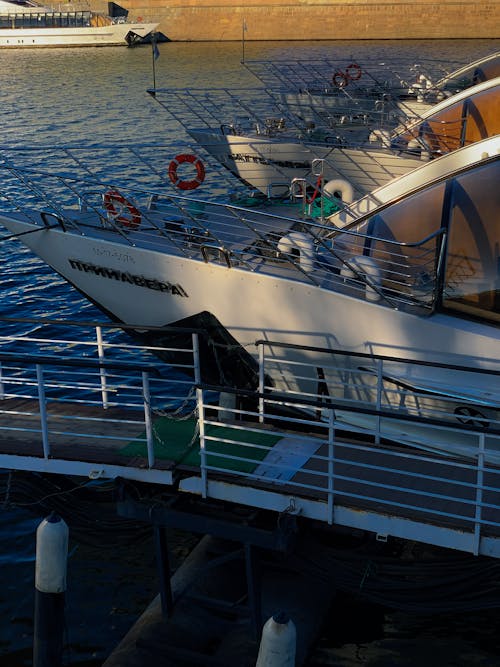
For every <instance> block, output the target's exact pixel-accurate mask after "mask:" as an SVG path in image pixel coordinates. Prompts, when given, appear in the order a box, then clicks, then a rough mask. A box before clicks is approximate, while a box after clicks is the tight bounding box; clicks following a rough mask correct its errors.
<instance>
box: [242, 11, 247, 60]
mask: <svg viewBox="0 0 500 667" xmlns="http://www.w3.org/2000/svg"><path fill="white" fill-rule="evenodd" d="M246 31H247V22H246V21H245V19H243V23H242V24H241V62H242V63H244V62H245V33H246Z"/></svg>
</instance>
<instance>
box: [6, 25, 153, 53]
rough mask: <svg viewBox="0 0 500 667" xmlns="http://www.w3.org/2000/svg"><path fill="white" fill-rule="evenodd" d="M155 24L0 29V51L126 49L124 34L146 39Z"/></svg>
mask: <svg viewBox="0 0 500 667" xmlns="http://www.w3.org/2000/svg"><path fill="white" fill-rule="evenodd" d="M157 27H158V24H157V23H114V24H111V25H106V26H96V27H92V26H88V27H69V26H68V27H66V28H19V29H17V28H13V29H10V28H9V29H0V48H31V47H47V48H48V47H54V48H60V47H77V46H78V47H80V46H127V39H126V38H127V35H128V34H129V33H133V34H134V35H137V36H138V37H139V38H141V39H142V38H144V37H147V35H149V34H150V33H151V32H154V31H155V30H156V28H157Z"/></svg>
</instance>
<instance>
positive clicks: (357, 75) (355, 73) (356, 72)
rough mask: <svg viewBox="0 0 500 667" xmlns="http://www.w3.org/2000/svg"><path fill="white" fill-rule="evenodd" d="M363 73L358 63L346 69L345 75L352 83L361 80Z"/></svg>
mask: <svg viewBox="0 0 500 667" xmlns="http://www.w3.org/2000/svg"><path fill="white" fill-rule="evenodd" d="M362 73H363V72H362V70H361V67H360V66H359V65H358V64H357V63H351V64H350V65H348V66H347V67H346V68H345V74H346V76H347V78H348V79H350V80H351V81H357V80H358V79H361V75H362Z"/></svg>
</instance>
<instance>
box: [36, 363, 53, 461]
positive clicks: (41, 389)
mask: <svg viewBox="0 0 500 667" xmlns="http://www.w3.org/2000/svg"><path fill="white" fill-rule="evenodd" d="M36 379H37V387H38V405H39V407H40V426H41V430H42V445H43V455H44V457H45V458H46V459H48V458H49V456H50V444H49V427H48V423H47V402H46V398H45V386H44V379H43V367H42V366H41V364H37V365H36Z"/></svg>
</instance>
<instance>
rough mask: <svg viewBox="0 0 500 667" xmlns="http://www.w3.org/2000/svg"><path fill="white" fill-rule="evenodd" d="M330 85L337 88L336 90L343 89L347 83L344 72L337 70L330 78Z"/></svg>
mask: <svg viewBox="0 0 500 667" xmlns="http://www.w3.org/2000/svg"><path fill="white" fill-rule="evenodd" d="M332 83H333V85H334V86H337V88H345V87H346V86H347V84H348V83H349V79H348V78H347V75H346V74H344V72H341V71H340V70H337V71H336V72H335V74H334V75H333V77H332Z"/></svg>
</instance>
